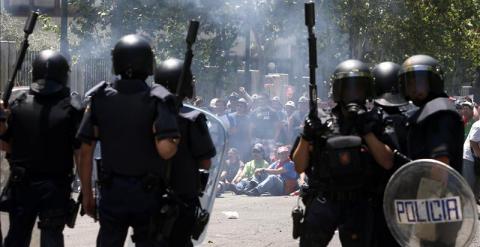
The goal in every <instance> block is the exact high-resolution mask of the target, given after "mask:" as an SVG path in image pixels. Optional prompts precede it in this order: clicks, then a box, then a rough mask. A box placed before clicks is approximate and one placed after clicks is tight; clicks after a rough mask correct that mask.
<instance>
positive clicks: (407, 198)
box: [383, 159, 478, 247]
mask: <svg viewBox="0 0 480 247" xmlns="http://www.w3.org/2000/svg"><path fill="white" fill-rule="evenodd" d="M383 210H384V213H385V218H386V220H387V224H388V227H389V229H390V231H391V232H392V234H393V236H394V237H395V239H396V240H397V242H398V243H399V244H400V245H401V246H412V247H415V246H422V247H423V246H451V247H454V246H460V247H463V246H469V244H470V242H471V241H472V240H473V238H474V235H475V233H476V228H477V220H478V216H477V204H476V202H475V197H474V195H473V192H472V191H471V189H470V187H469V185H468V183H467V182H466V181H465V179H464V178H463V177H462V176H461V175H460V174H459V173H458V172H457V171H455V170H454V169H452V168H451V167H449V166H448V165H445V164H444V163H442V162H439V161H436V160H430V159H421V160H415V161H412V162H410V163H408V164H406V165H404V166H402V167H401V168H400V169H398V171H396V172H395V173H394V174H393V176H392V177H391V178H390V181H389V182H388V184H387V187H386V188H385V196H384V199H383Z"/></svg>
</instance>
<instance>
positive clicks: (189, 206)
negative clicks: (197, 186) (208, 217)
mask: <svg viewBox="0 0 480 247" xmlns="http://www.w3.org/2000/svg"><path fill="white" fill-rule="evenodd" d="M183 202H184V203H185V205H182V206H180V207H179V214H178V217H177V219H176V221H175V223H174V225H173V228H172V232H171V235H170V237H169V240H168V246H175V247H177V246H178V247H193V243H192V231H193V224H194V223H195V211H196V207H197V204H198V199H196V198H192V199H184V200H183Z"/></svg>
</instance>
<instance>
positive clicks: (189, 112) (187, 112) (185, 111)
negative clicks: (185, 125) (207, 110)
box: [179, 106, 205, 122]
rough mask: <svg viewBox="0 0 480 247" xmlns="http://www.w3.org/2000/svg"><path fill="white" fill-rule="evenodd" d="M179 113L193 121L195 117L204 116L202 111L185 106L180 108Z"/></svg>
mask: <svg viewBox="0 0 480 247" xmlns="http://www.w3.org/2000/svg"><path fill="white" fill-rule="evenodd" d="M179 115H180V117H182V118H185V119H187V120H189V121H192V122H195V121H196V120H197V119H199V118H201V116H204V115H203V113H201V112H200V111H197V110H194V109H192V108H188V107H185V106H184V107H182V108H181V109H180V113H179ZM204 117H205V116H204Z"/></svg>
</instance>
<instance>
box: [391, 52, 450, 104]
mask: <svg viewBox="0 0 480 247" xmlns="http://www.w3.org/2000/svg"><path fill="white" fill-rule="evenodd" d="M398 76H399V80H400V88H401V90H402V91H403V92H404V94H405V96H406V97H407V98H409V95H410V94H412V93H414V92H418V91H419V90H425V92H424V93H425V94H426V95H428V97H430V98H432V97H437V96H440V95H442V94H444V93H445V92H444V85H443V79H444V77H443V71H442V68H441V67H440V64H439V62H438V61H437V60H436V59H434V58H433V57H430V56H427V55H415V56H412V57H409V58H408V59H407V60H405V62H404V63H403V65H402V68H401V69H400V71H399V73H398Z"/></svg>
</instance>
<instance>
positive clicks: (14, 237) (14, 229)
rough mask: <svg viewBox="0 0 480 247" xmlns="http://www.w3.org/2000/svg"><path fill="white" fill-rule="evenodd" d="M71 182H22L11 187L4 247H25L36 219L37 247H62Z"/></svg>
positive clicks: (29, 239)
mask: <svg viewBox="0 0 480 247" xmlns="http://www.w3.org/2000/svg"><path fill="white" fill-rule="evenodd" d="M69 199H70V180H68V179H65V180H60V181H59V180H39V181H24V182H21V183H18V184H16V185H14V186H13V187H12V202H13V205H12V206H13V207H12V209H11V210H10V212H9V218H10V228H9V230H8V233H7V236H6V238H5V243H4V246H6V247H28V246H30V241H31V235H32V230H33V226H34V224H35V220H36V218H37V217H39V223H38V227H39V228H40V246H42V247H57V246H58V247H63V246H64V240H63V229H64V227H65V222H66V216H67V208H68V202H69Z"/></svg>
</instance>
